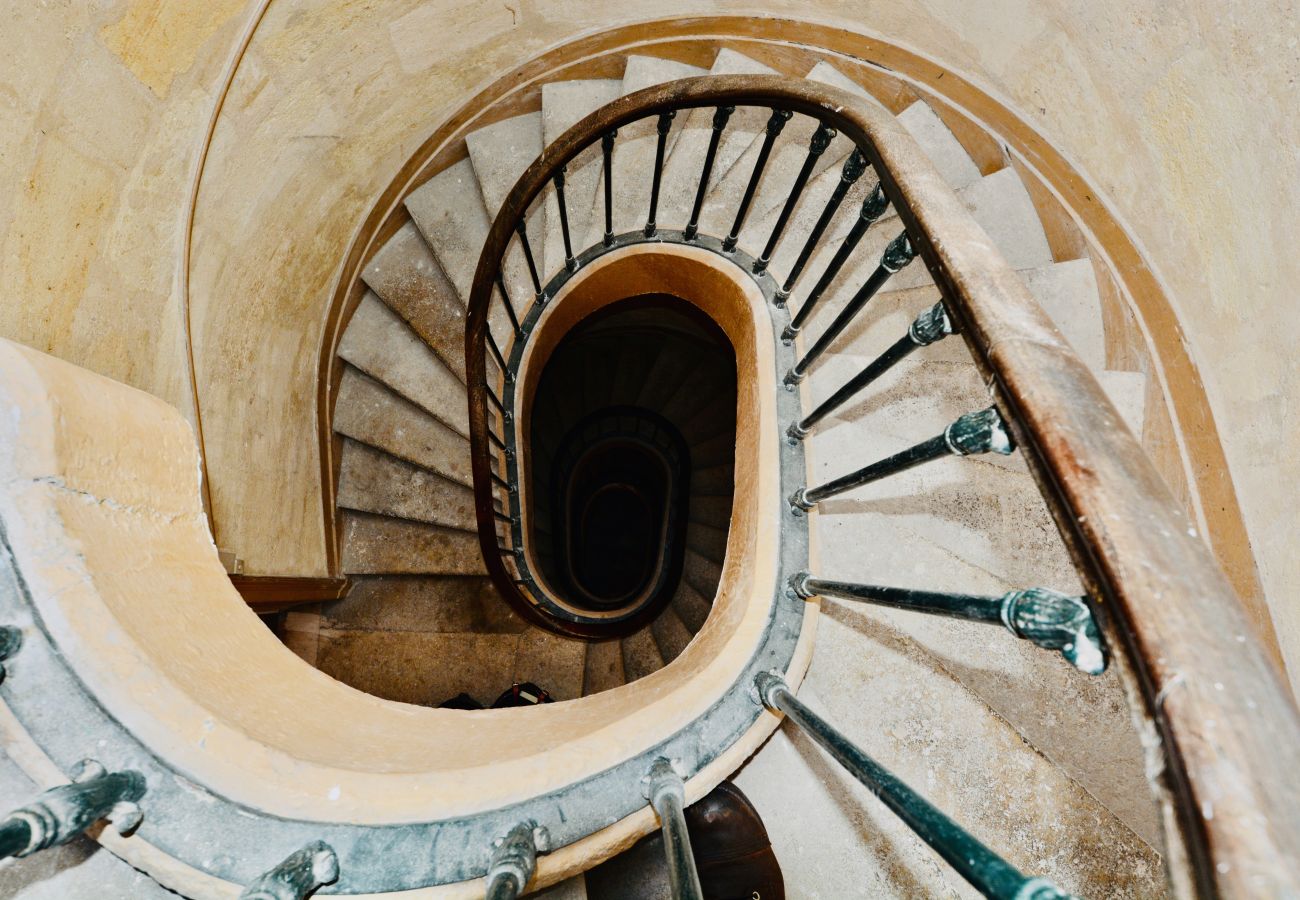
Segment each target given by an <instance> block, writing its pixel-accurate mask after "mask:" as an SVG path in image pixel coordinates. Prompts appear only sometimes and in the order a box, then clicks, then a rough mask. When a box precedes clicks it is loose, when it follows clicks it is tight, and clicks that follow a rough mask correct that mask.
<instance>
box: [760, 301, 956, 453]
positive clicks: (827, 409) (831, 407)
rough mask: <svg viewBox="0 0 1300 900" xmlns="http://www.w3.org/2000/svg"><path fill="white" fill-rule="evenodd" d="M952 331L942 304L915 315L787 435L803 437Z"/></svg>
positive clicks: (798, 439) (790, 429)
mask: <svg viewBox="0 0 1300 900" xmlns="http://www.w3.org/2000/svg"><path fill="white" fill-rule="evenodd" d="M952 333H953V328H952V320H951V319H949V318H948V311H947V310H946V309H944V307H943V304H942V303H936V304H935V305H934V306H932V307H930V308H929V309H927V310H926V311H925V312H923V313H921V314H920V315H919V316H917V317H916V320H915V321H913V322H912V327H911V328H909V329H907V334H905V335H904V336H903V337H901V338H899V340H898V341H897V342H896V343H894V344H893V346H891V347H890V348H889V349H888V350H886V351H885V352H884V353H882V354H880V355H879V356H878V357H876V358H875V359H874V360H872V361H871V362H870V363H869V364H868V365H867V367H866V368H864V369H863V370H862V371H861V372H859V373H858V374H857V375H855V376H853V377H852V378H850V379H849V380H848V382H846V383H845V385H844V386H843V387H841V388H840V389H839V390H838V391H836V392H835V393H833V394H831V395H830V397H828V398H827V399H826V400H825V401H823V403H822V404H821V405H820V406H818V407H817V408H816V409H814V410H813V411H812V412H810V413H809V414H808V415H806V416H804V417H803V418H802V419H800V420H799V421H798V422H794V423H793V424H791V425H790V427H789V428H788V429H787V430H786V434H787V435H789V437H790V440H791V441H792V442H793V441H801V440H803V439H804V438H806V437H807V436H808V434H809V432H811V431H812V428H813V426H814V425H816V424H817V423H818V422H820V421H821V420H822V419H824V418H826V417H827V416H828V415H830V414H831V413H833V412H834V411H835V410H837V409H839V408H840V407H841V406H843V405H844V404H845V403H846V402H848V400H849V398H851V397H853V396H854V395H855V394H857V393H858V392H859V391H861V390H862V389H863V388H865V387H866V386H867V385H869V384H871V383H872V382H873V381H875V380H876V379H877V378H879V377H880V376H881V375H884V374H885V373H886V372H888V371H889V370H890V369H892V368H893V367H894V366H895V365H897V364H898V363H899V362H901V361H902V360H904V359H906V358H907V357H908V356H909V355H910V354H911V353H912V351H913V350H916V349H917V348H918V347H927V346H929V345H930V344H933V343H935V342H936V341H940V340H943V339H944V338H945V337H947V336H948V335H950V334H952Z"/></svg>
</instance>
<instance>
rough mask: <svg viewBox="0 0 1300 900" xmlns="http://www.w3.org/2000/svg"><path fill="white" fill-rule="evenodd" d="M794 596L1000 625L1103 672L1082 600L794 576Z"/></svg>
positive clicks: (1032, 591) (1030, 591) (1095, 632)
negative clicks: (832, 598)
mask: <svg viewBox="0 0 1300 900" xmlns="http://www.w3.org/2000/svg"><path fill="white" fill-rule="evenodd" d="M790 587H791V589H792V590H793V591H794V592H795V594H796V595H798V596H799V597H802V598H803V599H805V600H807V599H808V598H810V597H816V596H822V597H838V598H840V599H842V600H857V601H861V602H864V603H874V604H875V605H877V606H888V607H890V608H891V609H905V610H909V611H911V612H919V613H927V614H929V615H933V616H947V617H948V618H951V619H963V620H965V621H968V622H984V623H987V624H991V625H1002V626H1004V627H1005V628H1006V629H1007V630H1008V631H1010V632H1011V633H1012V634H1014V635H1015V636H1016V637H1018V638H1022V639H1024V640H1027V641H1029V642H1030V643H1033V644H1037V645H1038V646H1039V647H1042V648H1043V649H1045V650H1059V651H1060V652H1061V655H1062V656H1064V657H1065V658H1066V660H1068V661H1069V662H1070V663H1071V664H1072V665H1074V666H1075V668H1077V669H1079V670H1081V671H1083V672H1087V673H1088V674H1089V675H1100V674H1101V673H1102V672H1104V671H1106V662H1107V660H1106V656H1107V654H1106V645H1105V643H1104V642H1103V641H1102V638H1101V631H1100V629H1098V628H1097V620H1096V618H1095V617H1094V616H1093V614H1092V610H1091V609H1090V608H1089V607H1088V603H1087V600H1085V599H1084V598H1083V597H1076V596H1072V595H1070V594H1062V593H1059V592H1057V591H1052V590H1048V589H1047V588H1026V589H1025V590H1021V591H1010V592H1008V593H1006V594H1003V595H1002V596H1000V597H989V596H984V595H980V594H952V593H943V592H939V591H917V590H911V589H909V588H896V587H884V586H882V585H875V584H853V583H850V582H846V581H827V580H825V579H822V578H813V577H812V575H810V574H809V573H807V572H799V573H798V574H796V575H794V576H793V577H791V579H790Z"/></svg>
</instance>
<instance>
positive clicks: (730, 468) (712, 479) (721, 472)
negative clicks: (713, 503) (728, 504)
mask: <svg viewBox="0 0 1300 900" xmlns="http://www.w3.org/2000/svg"><path fill="white" fill-rule="evenodd" d="M735 486H736V470H735V465H734V463H733V462H732V461H730V460H729V461H727V462H725V463H722V464H720V465H716V466H710V467H709V468H707V469H705V468H694V469H693V470H692V471H691V490H690V493H691V496H692V497H697V496H712V497H718V496H722V497H730V496H731V494H732V492H733V491H734V490H735Z"/></svg>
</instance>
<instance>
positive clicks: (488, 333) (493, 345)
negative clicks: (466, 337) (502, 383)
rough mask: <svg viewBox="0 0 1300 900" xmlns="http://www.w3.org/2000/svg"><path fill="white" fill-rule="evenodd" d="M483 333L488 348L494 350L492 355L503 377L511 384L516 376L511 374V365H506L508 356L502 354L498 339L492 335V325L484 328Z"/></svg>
mask: <svg viewBox="0 0 1300 900" xmlns="http://www.w3.org/2000/svg"><path fill="white" fill-rule="evenodd" d="M483 334H484V336H485V337H486V338H487V345H488V349H489V350H491V351H492V356H493V358H494V359H496V363H497V366H499V367H500V369H501V377H502V378H504V379H505V380H506V383H507V384H509V383H510V382H512V381H514V380H515V376H514V375H513V374H511V372H510V367H509V366H507V365H506V358H505V356H503V355H502V353H501V348H500V347H498V346H497V339H496V338H494V337H493V336H492V326H490V325H489V326H488V327H487V328H486V329H484V331H483Z"/></svg>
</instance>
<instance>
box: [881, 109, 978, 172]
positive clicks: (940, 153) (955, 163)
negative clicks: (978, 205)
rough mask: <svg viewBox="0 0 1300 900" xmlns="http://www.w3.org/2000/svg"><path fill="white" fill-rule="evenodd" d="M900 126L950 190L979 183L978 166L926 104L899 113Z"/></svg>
mask: <svg viewBox="0 0 1300 900" xmlns="http://www.w3.org/2000/svg"><path fill="white" fill-rule="evenodd" d="M898 124H900V125H902V126H903V127H904V128H906V129H907V131H908V133H909V134H910V135H912V137H913V138H915V139H916V142H917V143H918V144H920V146H921V152H923V153H924V154H925V155H926V156H927V157H929V159H930V162H932V163H934V167H935V168H936V169H938V170H939V174H940V175H942V176H943V180H944V181H946V182H948V186H949V187H950V188H952V189H953V190H960V189H961V188H964V187H967V186H968V185H971V184H974V183H975V182H977V181H979V180H980V170H979V166H977V165H975V161H974V160H973V159H971V158H970V154H969V153H967V152H966V149H965V148H964V147H962V145H961V142H960V141H958V140H957V138H956V137H954V136H953V133H952V132H951V131H949V130H948V126H947V125H945V124H943V120H942V119H940V118H939V116H938V114H936V113H935V111H934V110H933V109H931V108H930V105H929V104H928V103H926V102H925V101H924V100H918V101H916V102H915V103H913V104H912V105H911V106H909V107H908V108H907V109H905V110H903V111H902V112H901V113H899V114H898Z"/></svg>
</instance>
